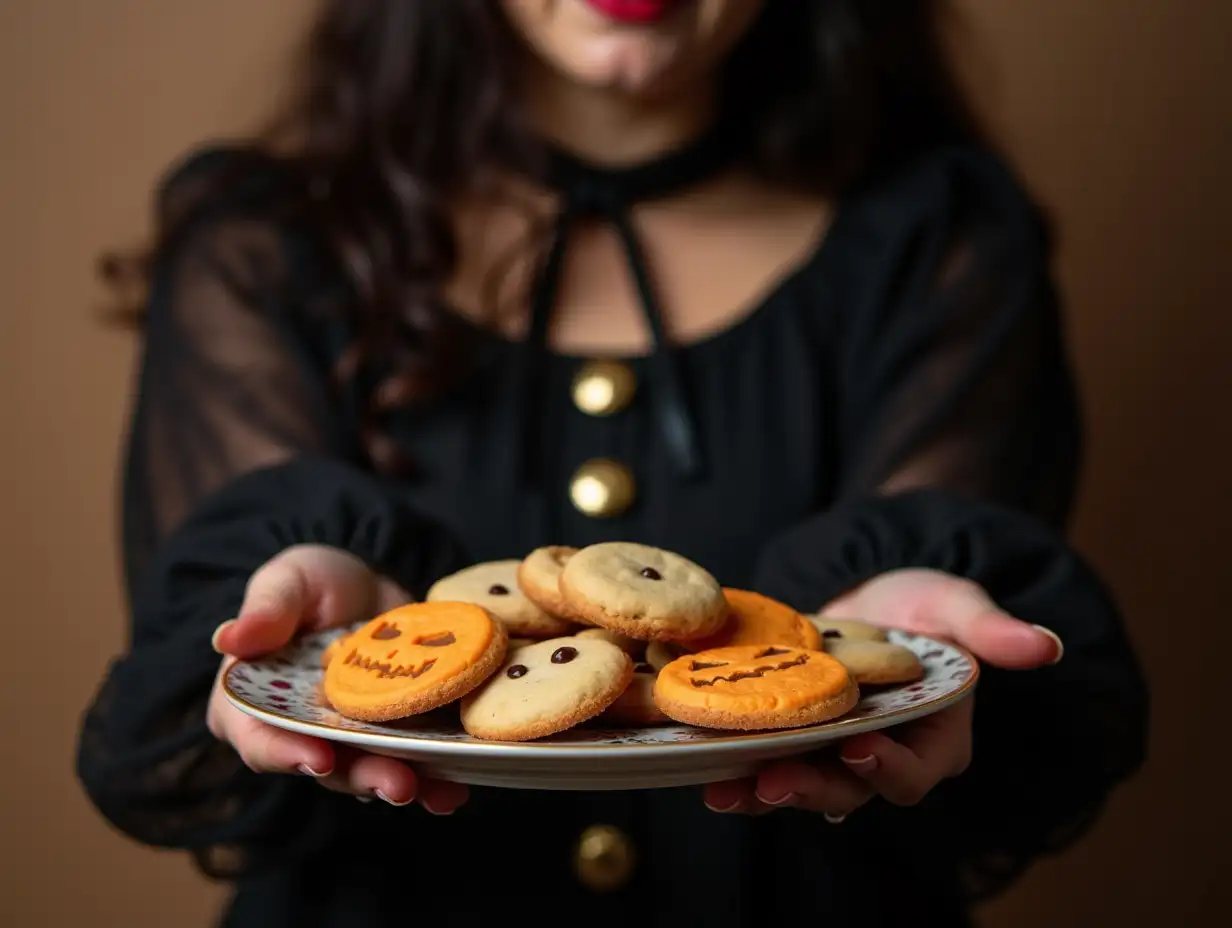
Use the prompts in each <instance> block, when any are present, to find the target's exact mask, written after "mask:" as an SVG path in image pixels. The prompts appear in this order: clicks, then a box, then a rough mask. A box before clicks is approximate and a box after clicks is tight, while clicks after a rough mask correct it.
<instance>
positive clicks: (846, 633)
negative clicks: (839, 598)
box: [808, 615, 890, 641]
mask: <svg viewBox="0 0 1232 928" xmlns="http://www.w3.org/2000/svg"><path fill="white" fill-rule="evenodd" d="M808 620H809V622H810V623H811V624H812V626H813V627H814V628H815V629H817V631H818V632H820V633H821V637H822V638H823V639H824V638H855V639H856V640H858V641H889V640H890V639H889V638H888V637H887V636H886V633H885V629H882V628H879V627H878V626H876V625H870V624H869V623H868V622H859V621H856V620H855V619H827V618H822V617H821V616H816V615H811V616H809V617H808Z"/></svg>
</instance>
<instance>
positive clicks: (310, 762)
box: [208, 705, 335, 777]
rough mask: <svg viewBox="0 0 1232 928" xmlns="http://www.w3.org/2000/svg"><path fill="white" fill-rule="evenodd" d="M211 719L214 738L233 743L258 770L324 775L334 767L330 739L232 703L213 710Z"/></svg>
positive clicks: (236, 750) (249, 764) (243, 757)
mask: <svg viewBox="0 0 1232 928" xmlns="http://www.w3.org/2000/svg"><path fill="white" fill-rule="evenodd" d="M208 721H209V727H210V731H211V732H212V733H213V735H214V737H216V738H218V739H219V740H220V741H225V742H227V743H228V744H230V745H231V746H232V747H233V748H234V749H235V752H236V753H237V754H239V756H240V759H241V760H242V761H243V762H244V764H245V766H247V767H248V768H249V769H250V770H254V771H256V772H257V773H300V774H304V775H306V776H313V777H324V776H328V775H329V774H330V773H332V772H333V770H334V765H335V756H334V749H333V747H331V746H330V744H329V742H327V741H322V740H320V739H318V738H310V737H308V736H307V735H300V734H296V733H295V732H290V731H284V730H282V729H280V728H274V727H273V726H271V725H266V724H265V723H264V722H260V721H258V720H257V719H254V718H253V717H252V716H249V715H245V714H244V713H242V712H240V711H239V710H238V709H236V708H234V707H233V706H229V705H224V706H219V707H218V708H217V709H215V710H213V711H212V712H211V713H210V717H209V720H208Z"/></svg>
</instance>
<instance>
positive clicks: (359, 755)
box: [321, 751, 419, 806]
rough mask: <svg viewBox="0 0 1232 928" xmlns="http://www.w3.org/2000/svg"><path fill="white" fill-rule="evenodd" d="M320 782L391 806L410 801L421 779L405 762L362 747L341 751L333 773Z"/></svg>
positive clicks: (333, 788) (416, 791) (407, 803)
mask: <svg viewBox="0 0 1232 928" xmlns="http://www.w3.org/2000/svg"><path fill="white" fill-rule="evenodd" d="M321 785H322V786H324V787H326V788H327V789H332V790H334V791H336V792H340V793H350V794H352V795H354V796H358V797H360V798H361V799H363V798H367V799H372V798H375V799H380V800H382V801H383V802H387V803H389V804H390V805H392V806H405V805H410V803H412V802H414V801H415V797H416V795H417V794H418V792H419V780H418V778H417V777H416V776H415V772H414V771H413V770H411V768H410V767H408V766H407V765H406V764H404V763H402V762H401V761H398V760H394V759H393V758H392V757H381V756H379V755H376V754H365V753H363V752H361V751H344V752H342V754H341V756H340V757H339V759H338V765H337V767H336V768H335V769H334V771H333V774H332V775H331V776H328V777H325V778H323V779H322V780H321Z"/></svg>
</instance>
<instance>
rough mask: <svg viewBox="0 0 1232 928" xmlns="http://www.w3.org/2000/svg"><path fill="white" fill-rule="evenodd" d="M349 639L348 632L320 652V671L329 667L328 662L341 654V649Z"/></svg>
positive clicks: (349, 634)
mask: <svg viewBox="0 0 1232 928" xmlns="http://www.w3.org/2000/svg"><path fill="white" fill-rule="evenodd" d="M350 637H351V633H350V632H346V633H343V634H341V635H339V636H338V637H337V638H335V639H334V640H333V641H331V642H330V643H329V644H327V645H326V646H325V650H324V651H322V652H321V667H322V669H325V668H328V667H329V664H330V661H332V660H333V659H334V658H335V657H337V656H338V655H339V654H340V653H341V652H342V649H343V648H345V647H346V643H347V639H348V638H350Z"/></svg>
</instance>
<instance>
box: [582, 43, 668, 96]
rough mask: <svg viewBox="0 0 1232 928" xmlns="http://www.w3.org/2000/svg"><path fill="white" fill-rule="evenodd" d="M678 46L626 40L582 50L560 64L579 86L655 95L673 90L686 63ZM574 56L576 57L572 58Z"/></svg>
mask: <svg viewBox="0 0 1232 928" xmlns="http://www.w3.org/2000/svg"><path fill="white" fill-rule="evenodd" d="M676 51H677V46H676V43H672V42H664V41H645V40H642V39H640V38H635V37H627V38H622V39H619V40H614V41H606V42H603V43H601V47H598V48H592V49H579V50H578V52H579V54H577V55H576V57H575V58H574V60H573V61H564V62H561V64H562V65H564V70H565V71H566V73H567V74H568V76H569V77H571V78H572V79H573V80H575V81H577V82H578V83H580V84H585V85H587V86H591V87H595V88H598V89H605V90H612V91H618V92H620V93H626V94H630V95H634V96H653V95H654V94H655V93H657V92H660V91H662V90H664V89H666V88H667V87H670V86H671V85H672V84H673V83H675V81H674V80H673V78H675V77H678V75H679V73H680V72H681V71H682V70H684V68H683V67H682V66H683V65H685V64H687V62H682V61H680V60H679V56H678V55H677V54H676ZM570 57H574V56H570Z"/></svg>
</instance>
